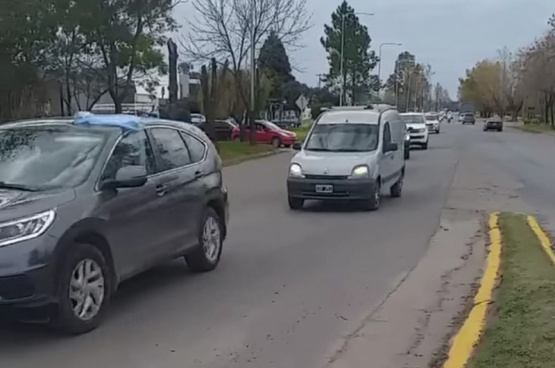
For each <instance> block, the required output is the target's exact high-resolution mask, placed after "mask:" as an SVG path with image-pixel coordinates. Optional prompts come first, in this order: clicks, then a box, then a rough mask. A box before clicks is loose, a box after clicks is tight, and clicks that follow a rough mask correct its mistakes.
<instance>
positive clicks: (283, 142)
mask: <svg viewBox="0 0 555 368" xmlns="http://www.w3.org/2000/svg"><path fill="white" fill-rule="evenodd" d="M255 124H256V142H258V143H265V144H271V145H272V146H274V147H276V148H277V147H281V146H284V147H291V146H292V145H293V143H295V142H296V141H297V134H295V133H294V132H290V131H288V130H285V129H282V128H280V127H278V126H277V125H275V124H274V123H271V122H269V121H265V120H257V121H256V122H255ZM245 132H246V135H247V137H249V136H250V127H249V126H248V125H247V126H246V129H245ZM239 136H240V130H239V127H235V128H233V130H232V131H231V139H232V140H235V139H239Z"/></svg>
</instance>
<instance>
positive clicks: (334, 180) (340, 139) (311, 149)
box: [287, 105, 406, 210]
mask: <svg viewBox="0 0 555 368" xmlns="http://www.w3.org/2000/svg"><path fill="white" fill-rule="evenodd" d="M405 132H406V127H405V124H404V122H403V121H402V120H401V119H400V117H399V113H398V112H397V110H396V109H395V108H394V107H392V106H388V105H385V106H384V105H379V106H368V107H360V108H356V109H353V108H350V109H349V108H347V109H341V108H337V109H331V110H328V111H325V112H324V113H322V114H321V115H320V116H319V117H318V119H317V120H316V121H315V122H314V124H313V125H312V128H311V130H310V132H309V133H308V135H307V137H306V139H305V141H304V142H303V144H302V145H300V144H296V145H295V146H294V148H295V149H297V150H299V151H300V152H298V153H297V154H296V155H295V156H294V157H293V158H292V159H291V163H290V165H289V174H288V177H287V197H288V203H289V207H290V208H291V209H293V210H298V209H301V208H302V207H303V205H304V203H305V201H306V200H321V201H338V200H340V201H352V202H358V203H360V204H362V206H363V207H364V208H365V209H366V210H377V209H378V208H379V206H380V199H381V193H382V191H383V190H386V189H388V190H389V192H390V194H391V196H392V197H400V196H401V193H402V189H403V181H404V177H405V159H404V149H403V148H402V145H404V140H405Z"/></svg>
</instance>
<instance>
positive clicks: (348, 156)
mask: <svg viewBox="0 0 555 368" xmlns="http://www.w3.org/2000/svg"><path fill="white" fill-rule="evenodd" d="M374 153H375V151H373V152H319V151H317V152H314V151H305V150H302V151H301V152H299V153H297V154H296V155H295V157H293V159H292V160H291V163H296V164H299V165H301V168H302V169H303V174H304V175H334V176H335V175H337V176H348V175H351V173H352V172H353V168H355V166H358V165H368V164H369V162H368V161H369V157H370V156H371V155H373V154H374Z"/></svg>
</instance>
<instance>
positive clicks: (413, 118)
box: [401, 115, 425, 124]
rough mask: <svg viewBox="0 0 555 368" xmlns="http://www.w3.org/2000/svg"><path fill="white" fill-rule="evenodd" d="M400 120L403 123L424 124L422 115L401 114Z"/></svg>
mask: <svg viewBox="0 0 555 368" xmlns="http://www.w3.org/2000/svg"><path fill="white" fill-rule="evenodd" d="M401 120H402V121H403V123H405V124H425V122H424V118H423V117H422V115H401Z"/></svg>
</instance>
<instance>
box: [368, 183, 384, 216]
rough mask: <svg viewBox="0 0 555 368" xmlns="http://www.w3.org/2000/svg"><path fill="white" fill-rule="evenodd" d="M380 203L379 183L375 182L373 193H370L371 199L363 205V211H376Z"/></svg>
mask: <svg viewBox="0 0 555 368" xmlns="http://www.w3.org/2000/svg"><path fill="white" fill-rule="evenodd" d="M380 202H381V185H380V183H379V182H376V185H374V192H373V193H372V198H371V199H368V200H367V201H366V202H365V203H364V209H365V210H367V211H376V210H378V209H379V208H380Z"/></svg>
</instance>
